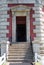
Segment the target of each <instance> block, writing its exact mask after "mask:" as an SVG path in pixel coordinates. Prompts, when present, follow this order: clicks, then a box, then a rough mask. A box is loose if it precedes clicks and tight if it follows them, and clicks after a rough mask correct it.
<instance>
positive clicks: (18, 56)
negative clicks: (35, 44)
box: [7, 42, 33, 62]
mask: <svg viewBox="0 0 44 65" xmlns="http://www.w3.org/2000/svg"><path fill="white" fill-rule="evenodd" d="M7 60H8V61H9V62H32V61H33V52H32V49H31V46H30V43H26V42H21V43H15V44H12V45H9V54H8V59H7Z"/></svg>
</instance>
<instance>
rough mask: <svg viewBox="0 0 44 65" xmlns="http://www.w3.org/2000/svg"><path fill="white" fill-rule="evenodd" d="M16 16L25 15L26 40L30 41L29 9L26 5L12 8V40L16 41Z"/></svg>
mask: <svg viewBox="0 0 44 65" xmlns="http://www.w3.org/2000/svg"><path fill="white" fill-rule="evenodd" d="M16 8H17V7H16ZM19 8H20V9H19ZM24 9H26V10H24ZM16 16H26V35H27V36H26V37H27V42H30V9H29V8H28V7H26V6H24V7H23V6H19V7H18V9H15V7H14V8H12V42H16Z"/></svg>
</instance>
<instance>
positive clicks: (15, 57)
mask: <svg viewBox="0 0 44 65" xmlns="http://www.w3.org/2000/svg"><path fill="white" fill-rule="evenodd" d="M8 59H32V57H31V56H30V57H29V56H26V57H25V56H24V57H23V56H9V57H8Z"/></svg>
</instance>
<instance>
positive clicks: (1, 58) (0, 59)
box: [0, 53, 6, 65]
mask: <svg viewBox="0 0 44 65" xmlns="http://www.w3.org/2000/svg"><path fill="white" fill-rule="evenodd" d="M5 62H6V53H4V55H3V56H1V57H0V65H2V64H3V63H5Z"/></svg>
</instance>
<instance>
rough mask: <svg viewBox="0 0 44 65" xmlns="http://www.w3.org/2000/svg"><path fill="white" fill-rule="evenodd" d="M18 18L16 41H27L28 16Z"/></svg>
mask: <svg viewBox="0 0 44 65" xmlns="http://www.w3.org/2000/svg"><path fill="white" fill-rule="evenodd" d="M18 18H19V17H18ZM18 18H17V23H16V41H17V42H25V41H26V17H24V18H23V17H20V18H19V20H18ZM23 19H25V20H23Z"/></svg>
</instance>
